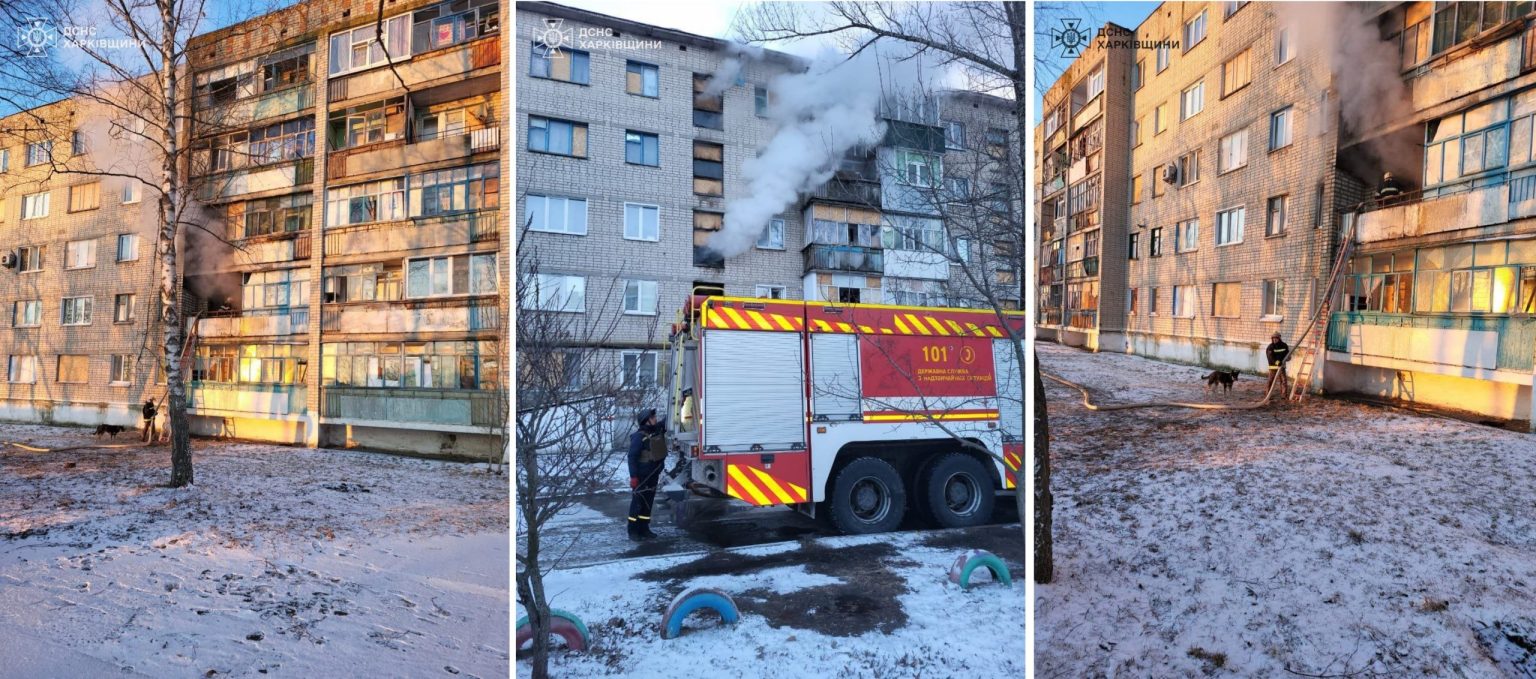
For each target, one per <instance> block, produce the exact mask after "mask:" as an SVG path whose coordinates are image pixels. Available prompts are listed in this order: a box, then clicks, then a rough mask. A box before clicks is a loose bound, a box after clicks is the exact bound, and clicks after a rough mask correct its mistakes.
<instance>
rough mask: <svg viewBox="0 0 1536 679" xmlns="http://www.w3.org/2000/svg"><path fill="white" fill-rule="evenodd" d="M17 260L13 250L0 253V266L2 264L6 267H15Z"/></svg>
mask: <svg viewBox="0 0 1536 679" xmlns="http://www.w3.org/2000/svg"><path fill="white" fill-rule="evenodd" d="M17 261H19V258H18V257H17V256H16V251H15V250H12V251H10V252H7V253H5V254H4V255H0V266H4V267H5V268H7V269H14V268H16V263H17Z"/></svg>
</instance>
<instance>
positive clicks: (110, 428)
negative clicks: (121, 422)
mask: <svg viewBox="0 0 1536 679" xmlns="http://www.w3.org/2000/svg"><path fill="white" fill-rule="evenodd" d="M121 433H123V428H122V427H120V426H118V425H115V424H101V425H97V426H96V435H97V436H101V435H102V434H106V435H108V436H111V437H112V438H117V435H118V434H121Z"/></svg>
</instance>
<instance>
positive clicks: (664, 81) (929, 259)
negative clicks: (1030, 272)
mask: <svg viewBox="0 0 1536 679" xmlns="http://www.w3.org/2000/svg"><path fill="white" fill-rule="evenodd" d="M517 11H518V36H517V40H516V45H515V47H514V49H516V50H518V54H519V55H526V56H527V59H526V60H525V63H526V64H527V66H526V67H521V68H519V72H518V74H517V88H518V97H517V108H518V110H517V120H516V128H517V131H516V134H517V138H518V186H517V200H518V201H519V203H520V205H519V212H518V215H517V228H518V229H519V233H520V238H523V241H522V242H521V245H520V247H522V248H525V249H526V250H527V253H528V256H529V258H530V260H531V261H534V262H536V263H537V267H538V271H537V275H538V276H539V280H538V281H537V284H538V287H539V289H540V290H541V291H542V292H541V295H540V296H539V297H538V298H537V299H530V304H533V305H534V306H536V307H540V308H544V309H547V310H554V311H564V312H570V313H584V314H589V315H591V316H592V317H599V315H601V317H605V318H617V319H618V320H617V326H616V327H615V329H614V331H613V332H612V333H605V334H606V335H607V336H606V337H605V339H604V342H603V348H604V350H605V353H606V354H608V355H609V356H611V359H609V360H610V361H611V366H610V367H611V369H612V374H614V375H615V379H617V380H619V381H620V382H621V383H623V384H630V385H635V386H637V387H644V386H646V385H650V384H654V383H655V381H656V379H657V366H658V363H659V361H658V360H657V356H656V352H655V350H656V349H657V348H658V347H660V346H661V345H662V343H663V342H664V340H665V339H666V333H667V326H668V325H669V324H670V323H671V322H672V321H673V320H674V315H675V314H676V312H677V310H678V309H680V308H682V306H683V304H684V301H685V299H686V297H687V296H688V295H690V294H694V293H696V292H697V293H701V294H725V295H731V296H741V297H775V298H789V299H817V300H827V301H831V302H860V303H888V304H907V305H940V304H952V303H959V302H963V301H965V300H967V299H970V297H967V296H966V295H965V294H964V293H963V292H961V290H962V288H961V287H960V286H957V284H956V281H958V280H959V279H960V278H962V277H961V276H958V275H956V273H955V272H953V271H952V270H951V267H950V263H951V262H953V261H955V259H954V258H955V257H957V256H958V254H957V252H964V253H965V255H966V256H969V255H970V251H969V248H970V247H971V245H970V244H969V243H968V242H966V241H965V239H964V238H963V237H961V236H957V233H958V232H956V231H955V230H954V228H953V226H952V225H950V224H948V223H947V221H948V220H946V219H945V216H944V210H943V209H940V208H936V207H935V206H934V201H933V200H932V196H934V195H936V194H940V193H942V192H943V191H946V190H949V189H950V188H951V187H954V188H956V189H959V188H962V187H963V188H964V189H966V190H968V191H991V190H992V187H991V185H990V184H991V182H983V180H982V179H979V178H978V179H975V180H972V178H971V177H959V176H956V177H954V178H952V179H947V178H946V177H947V175H946V174H945V172H944V170H943V168H944V165H945V163H946V162H953V163H955V164H956V165H965V166H970V165H973V163H970V162H968V158H969V156H968V155H967V154H969V153H970V152H971V150H972V149H973V148H974V147H978V146H980V147H982V148H985V147H986V145H987V144H989V143H990V141H989V140H991V141H995V140H998V139H1001V140H1003V141H1006V140H1007V139H1008V138H1009V136H1010V135H1011V134H1012V123H1011V119H1012V113H1011V111H1012V106H1011V102H1007V101H1005V100H1001V99H997V98H995V97H988V96H985V95H971V94H957V93H948V94H944V93H940V94H937V95H934V96H929V97H911V98H907V97H895V96H893V97H888V98H887V99H886V100H885V101H884V102H883V105H882V115H883V117H884V118H885V120H886V123H887V131H886V136H885V138H884V140H883V141H882V142H881V143H880V144H878V145H876V146H875V147H874V148H859V149H854V150H853V151H852V152H850V153H849V154H847V156H846V157H845V158H844V159H843V160H842V162H841V163H840V165H839V167H838V168H837V169H836V171H835V173H834V176H833V177H832V179H831V180H830V181H828V182H827V183H826V184H825V185H823V186H822V187H821V188H819V189H818V190H816V191H813V192H811V193H810V194H808V195H806V196H803V197H802V198H801V199H800V200H799V201H796V202H795V203H794V204H792V205H788V206H786V207H785V209H784V210H783V211H782V212H781V213H780V214H778V215H776V216H775V217H773V218H772V219H771V221H770V222H769V224H768V225H767V227H766V228H765V229H764V231H763V232H762V233H761V234H760V237H759V238H758V239H757V241H756V243H755V246H754V247H752V248H751V249H750V250H748V251H747V252H744V253H741V254H738V255H735V256H731V257H728V258H727V257H722V256H720V254H719V253H717V252H715V251H714V250H712V249H711V248H709V247H707V244H708V243H709V240H710V238H711V237H712V236H713V235H714V234H715V232H717V231H718V230H719V229H721V228H722V225H723V222H724V214H725V211H726V206H727V204H728V203H729V202H730V201H731V200H733V199H739V198H741V197H743V196H744V195H745V193H746V188H747V187H746V179H745V177H744V175H743V173H742V163H743V162H744V161H746V160H747V159H750V158H753V157H755V156H756V155H757V153H758V151H759V150H760V149H761V148H763V146H765V145H766V144H767V143H768V142H769V140H770V139H771V138H772V136H773V134H774V132H775V130H776V123H775V122H774V121H773V119H772V117H771V115H770V109H771V106H772V104H773V101H774V99H775V95H774V93H773V90H772V85H773V82H774V79H775V78H776V77H778V76H781V75H785V74H793V73H802V72H804V71H805V70H806V68H807V66H808V65H807V64H806V63H805V62H804V61H802V60H800V59H798V58H796V57H793V56H791V55H787V54H782V53H778V52H774V51H772V50H765V51H764V52H763V53H762V54H761V56H760V57H754V58H741V54H740V51H739V50H738V49H736V48H734V47H733V46H731V45H730V44H729V43H727V42H726V41H723V40H719V39H715V38H708V37H703V36H697V35H692V34H688V33H683V32H680V31H675V30H671V29H666V28H661V27H657V26H650V25H646V24H642V23H638V22H634V21H628V20H624V19H619V18H616V17H612V16H607V15H603V14H598V13H594V12H589V11H584V10H578V9H574V8H570V7H565V6H562V5H558V4H553V3H541V2H528V3H520V4H519V5H518V7H517ZM549 31H556V32H557V33H559V34H560V35H562V36H564V37H561V38H550V37H548V36H549V33H548V32H549ZM551 41H558V42H560V43H561V44H560V46H559V48H558V49H551V45H550V44H549V43H550V42H551ZM731 59H739V60H740V62H741V68H740V70H739V71H738V72H737V75H736V77H735V79H734V81H732V82H729V83H726V84H725V85H724V86H723V91H720V92H719V93H718V95H714V96H708V95H711V94H713V92H711V91H710V90H709V85H710V83H711V80H712V77H713V76H714V75H715V74H716V73H723V72H724V71H722V68H721V67H722V64H724V63H725V62H727V61H729V60H731ZM717 85H718V84H717ZM976 176H977V177H982V176H983V175H976ZM962 180H963V181H962ZM525 227H526V233H524V228H525ZM957 239H958V240H960V245H959V246H958V248H959V249H958V250H957V245H956V240H957ZM992 246H993V244H990V243H989V244H987V247H992ZM1005 247H1006V246H1005ZM1016 268H1017V267H1015V268H1014V271H1013V272H1012V273H1006V272H1005V273H994V274H993V275H995V276H1000V277H1001V278H999V280H1009V278H1008V277H1009V276H1015V277H1016V276H1017V272H1016ZM1014 297H1015V302H1014V303H1015V304H1016V303H1017V302H1016V300H1017V297H1018V296H1017V295H1015V296H1014ZM606 370H607V368H604V369H601V370H598V371H597V372H604V371H606Z"/></svg>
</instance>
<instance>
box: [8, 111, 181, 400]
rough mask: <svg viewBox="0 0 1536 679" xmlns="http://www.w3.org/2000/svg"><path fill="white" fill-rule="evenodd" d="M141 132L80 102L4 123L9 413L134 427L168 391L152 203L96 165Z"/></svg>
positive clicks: (123, 153) (125, 153)
mask: <svg viewBox="0 0 1536 679" xmlns="http://www.w3.org/2000/svg"><path fill="white" fill-rule="evenodd" d="M114 119H117V120H116V122H117V123H120V124H119V125H116V126H113V127H112V129H113V130H114V134H112V135H111V137H108V136H107V135H106V134H105V130H106V129H107V128H108V127H109V126H111V125H112V124H113V123H112V121H113V120H114ZM142 131H143V127H142V126H139V125H136V124H134V123H133V122H130V121H127V120H121V119H120V116H117V115H114V114H113V113H111V112H107V111H105V110H104V107H101V106H98V105H95V104H92V103H87V102H79V101H63V102H58V103H54V104H48V105H45V106H41V107H38V108H35V109H32V110H28V111H23V112H20V113H16V114H13V115H11V116H8V117H6V118H5V119H3V120H0V233H4V234H6V236H7V238H6V241H7V242H6V244H5V245H4V247H3V252H0V300H3V301H0V305H3V307H4V308H5V311H6V315H5V318H6V325H8V326H9V327H8V329H7V331H6V332H0V355H3V356H4V357H5V358H4V360H5V372H4V375H5V379H4V381H3V382H0V419H6V420H19V421H37V422H43V423H49V424H52V423H58V424H83V425H95V424H102V423H107V424H118V425H125V426H129V427H134V426H137V425H138V424H139V422H140V416H139V406H140V404H141V403H142V402H143V401H144V400H146V399H152V400H159V399H160V398H161V397H162V396H163V394H164V393H165V387H164V384H165V380H164V373H163V371H162V370H161V364H160V360H159V358H160V349H159V347H160V346H161V344H160V338H161V336H162V335H161V331H160V324H159V315H158V314H157V313H156V309H158V308H159V285H158V280H159V277H158V264H157V262H156V261H155V260H154V246H155V243H156V236H157V226H156V225H157V222H156V210H155V205H154V201H153V199H151V200H148V201H146V200H144V195H145V188H144V187H143V186H142V185H140V184H139V183H138V181H136V180H134V179H131V178H128V177H118V176H113V177H107V176H101V175H97V174H90V173H92V172H97V171H100V170H102V169H104V168H105V167H106V165H107V164H108V163H110V162H112V161H114V160H115V159H117V158H119V157H131V156H133V155H134V154H133V153H132V151H131V149H132V147H134V146H136V145H138V144H140V143H142V142H143V141H144V140H143V138H142V137H137V136H136V135H135V134H134V132H142ZM104 161H105V162H104ZM116 169H117V170H118V171H120V172H127V171H129V170H130V169H131V168H129V167H128V166H127V165H126V164H122V165H117V166H116Z"/></svg>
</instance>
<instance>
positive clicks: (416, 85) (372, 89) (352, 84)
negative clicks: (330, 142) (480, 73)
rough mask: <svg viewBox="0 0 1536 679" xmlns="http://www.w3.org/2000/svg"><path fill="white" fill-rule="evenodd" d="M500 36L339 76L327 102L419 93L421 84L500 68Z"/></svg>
mask: <svg viewBox="0 0 1536 679" xmlns="http://www.w3.org/2000/svg"><path fill="white" fill-rule="evenodd" d="M501 51H502V50H501V34H500V33H497V34H496V35H492V36H488V37H485V38H480V39H478V40H474V41H472V42H468V43H464V44H462V45H455V46H453V47H448V48H444V49H441V50H437V51H433V52H427V53H425V54H421V55H413V56H412V57H411V58H410V59H408V60H403V61H399V62H397V63H395V65H394V67H393V68H391V67H388V66H383V67H379V68H373V69H370V70H367V71H363V72H361V73H355V74H351V75H345V76H338V77H335V78H332V79H331V80H330V82H329V83H328V84H327V88H328V90H329V92H328V94H329V95H330V96H329V98H328V99H329V102H330V104H331V105H333V106H334V105H335V104H336V103H338V102H342V101H346V100H348V99H351V98H354V97H365V96H368V95H372V94H378V93H380V92H392V91H395V90H398V89H402V87H403V88H405V89H420V86H422V85H423V84H424V83H430V82H433V81H436V80H441V79H444V78H462V77H463V76H464V75H465V74H467V73H472V72H474V71H477V70H480V69H484V68H490V67H492V66H497V65H500V64H501Z"/></svg>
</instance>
